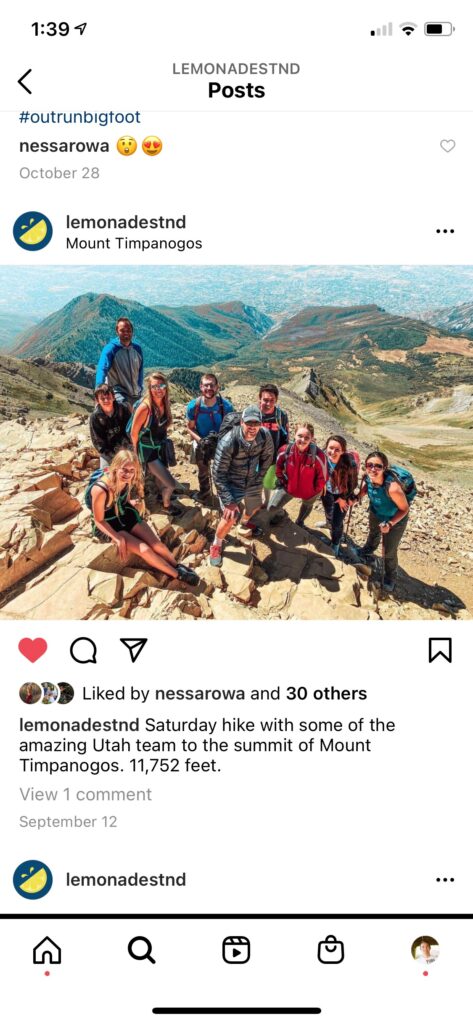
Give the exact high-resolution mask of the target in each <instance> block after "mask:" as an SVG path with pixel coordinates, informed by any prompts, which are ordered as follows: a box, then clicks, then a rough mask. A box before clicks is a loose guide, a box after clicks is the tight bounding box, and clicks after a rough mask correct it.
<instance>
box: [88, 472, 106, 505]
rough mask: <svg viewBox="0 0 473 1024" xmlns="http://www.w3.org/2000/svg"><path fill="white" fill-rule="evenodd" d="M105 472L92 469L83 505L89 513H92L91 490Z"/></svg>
mask: <svg viewBox="0 0 473 1024" xmlns="http://www.w3.org/2000/svg"><path fill="white" fill-rule="evenodd" d="M106 472H107V471H106V470H105V469H94V472H93V473H92V475H91V477H90V479H89V482H88V484H87V487H86V489H85V494H84V503H85V505H86V508H88V509H89V511H90V512H92V488H93V487H95V484H98V482H99V480H101V479H102V477H103V476H104V474H105V473H106ZM103 490H105V488H103Z"/></svg>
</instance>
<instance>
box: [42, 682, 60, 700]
mask: <svg viewBox="0 0 473 1024" xmlns="http://www.w3.org/2000/svg"><path fill="white" fill-rule="evenodd" d="M42 686H43V699H42V701H41V703H42V704H55V703H56V701H57V699H58V697H59V690H58V688H57V686H55V684H54V683H43V684H42Z"/></svg>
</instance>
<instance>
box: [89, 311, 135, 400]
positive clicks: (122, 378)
mask: <svg viewBox="0 0 473 1024" xmlns="http://www.w3.org/2000/svg"><path fill="white" fill-rule="evenodd" d="M115 330H116V332H117V337H116V338H112V339H111V341H109V343H108V345H105V347H104V348H103V349H102V353H101V356H100V359H99V361H98V366H97V373H96V376H95V387H96V388H99V387H100V386H101V385H102V384H108V385H109V387H111V388H112V391H113V393H114V395H115V399H116V401H117V402H121V403H122V404H123V405H126V406H128V407H129V409H130V412H131V411H132V409H133V406H134V404H135V402H137V401H138V399H139V398H141V396H142V394H143V353H142V351H141V347H140V345H138V344H137V342H136V341H133V340H132V339H133V324H132V322H131V320H128V317H126V316H121V317H120V318H119V320H117V323H116V327H115Z"/></svg>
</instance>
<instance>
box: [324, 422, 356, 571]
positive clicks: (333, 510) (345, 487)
mask: <svg viewBox="0 0 473 1024" xmlns="http://www.w3.org/2000/svg"><path fill="white" fill-rule="evenodd" d="M325 454H326V456H327V463H328V480H327V487H326V490H325V494H324V495H323V496H322V505H323V507H324V511H325V520H324V521H323V522H321V523H317V524H316V525H317V526H319V527H322V528H324V527H328V528H329V530H330V539H327V538H326V537H321V538H320V540H321V541H322V543H323V544H329V546H330V550H331V554H332V555H335V557H336V558H338V555H339V554H340V544H341V540H342V536H343V523H344V518H345V515H346V513H347V511H348V509H349V508H350V507H351V505H353V504H354V502H355V490H356V488H357V485H358V468H359V456H358V453H357V452H348V451H347V442H346V440H345V438H344V437H341V435H340V434H331V436H330V437H329V438H328V439H327V442H326V444H325Z"/></svg>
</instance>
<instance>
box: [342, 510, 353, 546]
mask: <svg viewBox="0 0 473 1024" xmlns="http://www.w3.org/2000/svg"><path fill="white" fill-rule="evenodd" d="M352 512H353V505H350V508H349V509H348V519H347V523H346V526H345V529H344V531H343V543H344V544H348V534H349V530H350V519H351V514H352Z"/></svg>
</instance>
